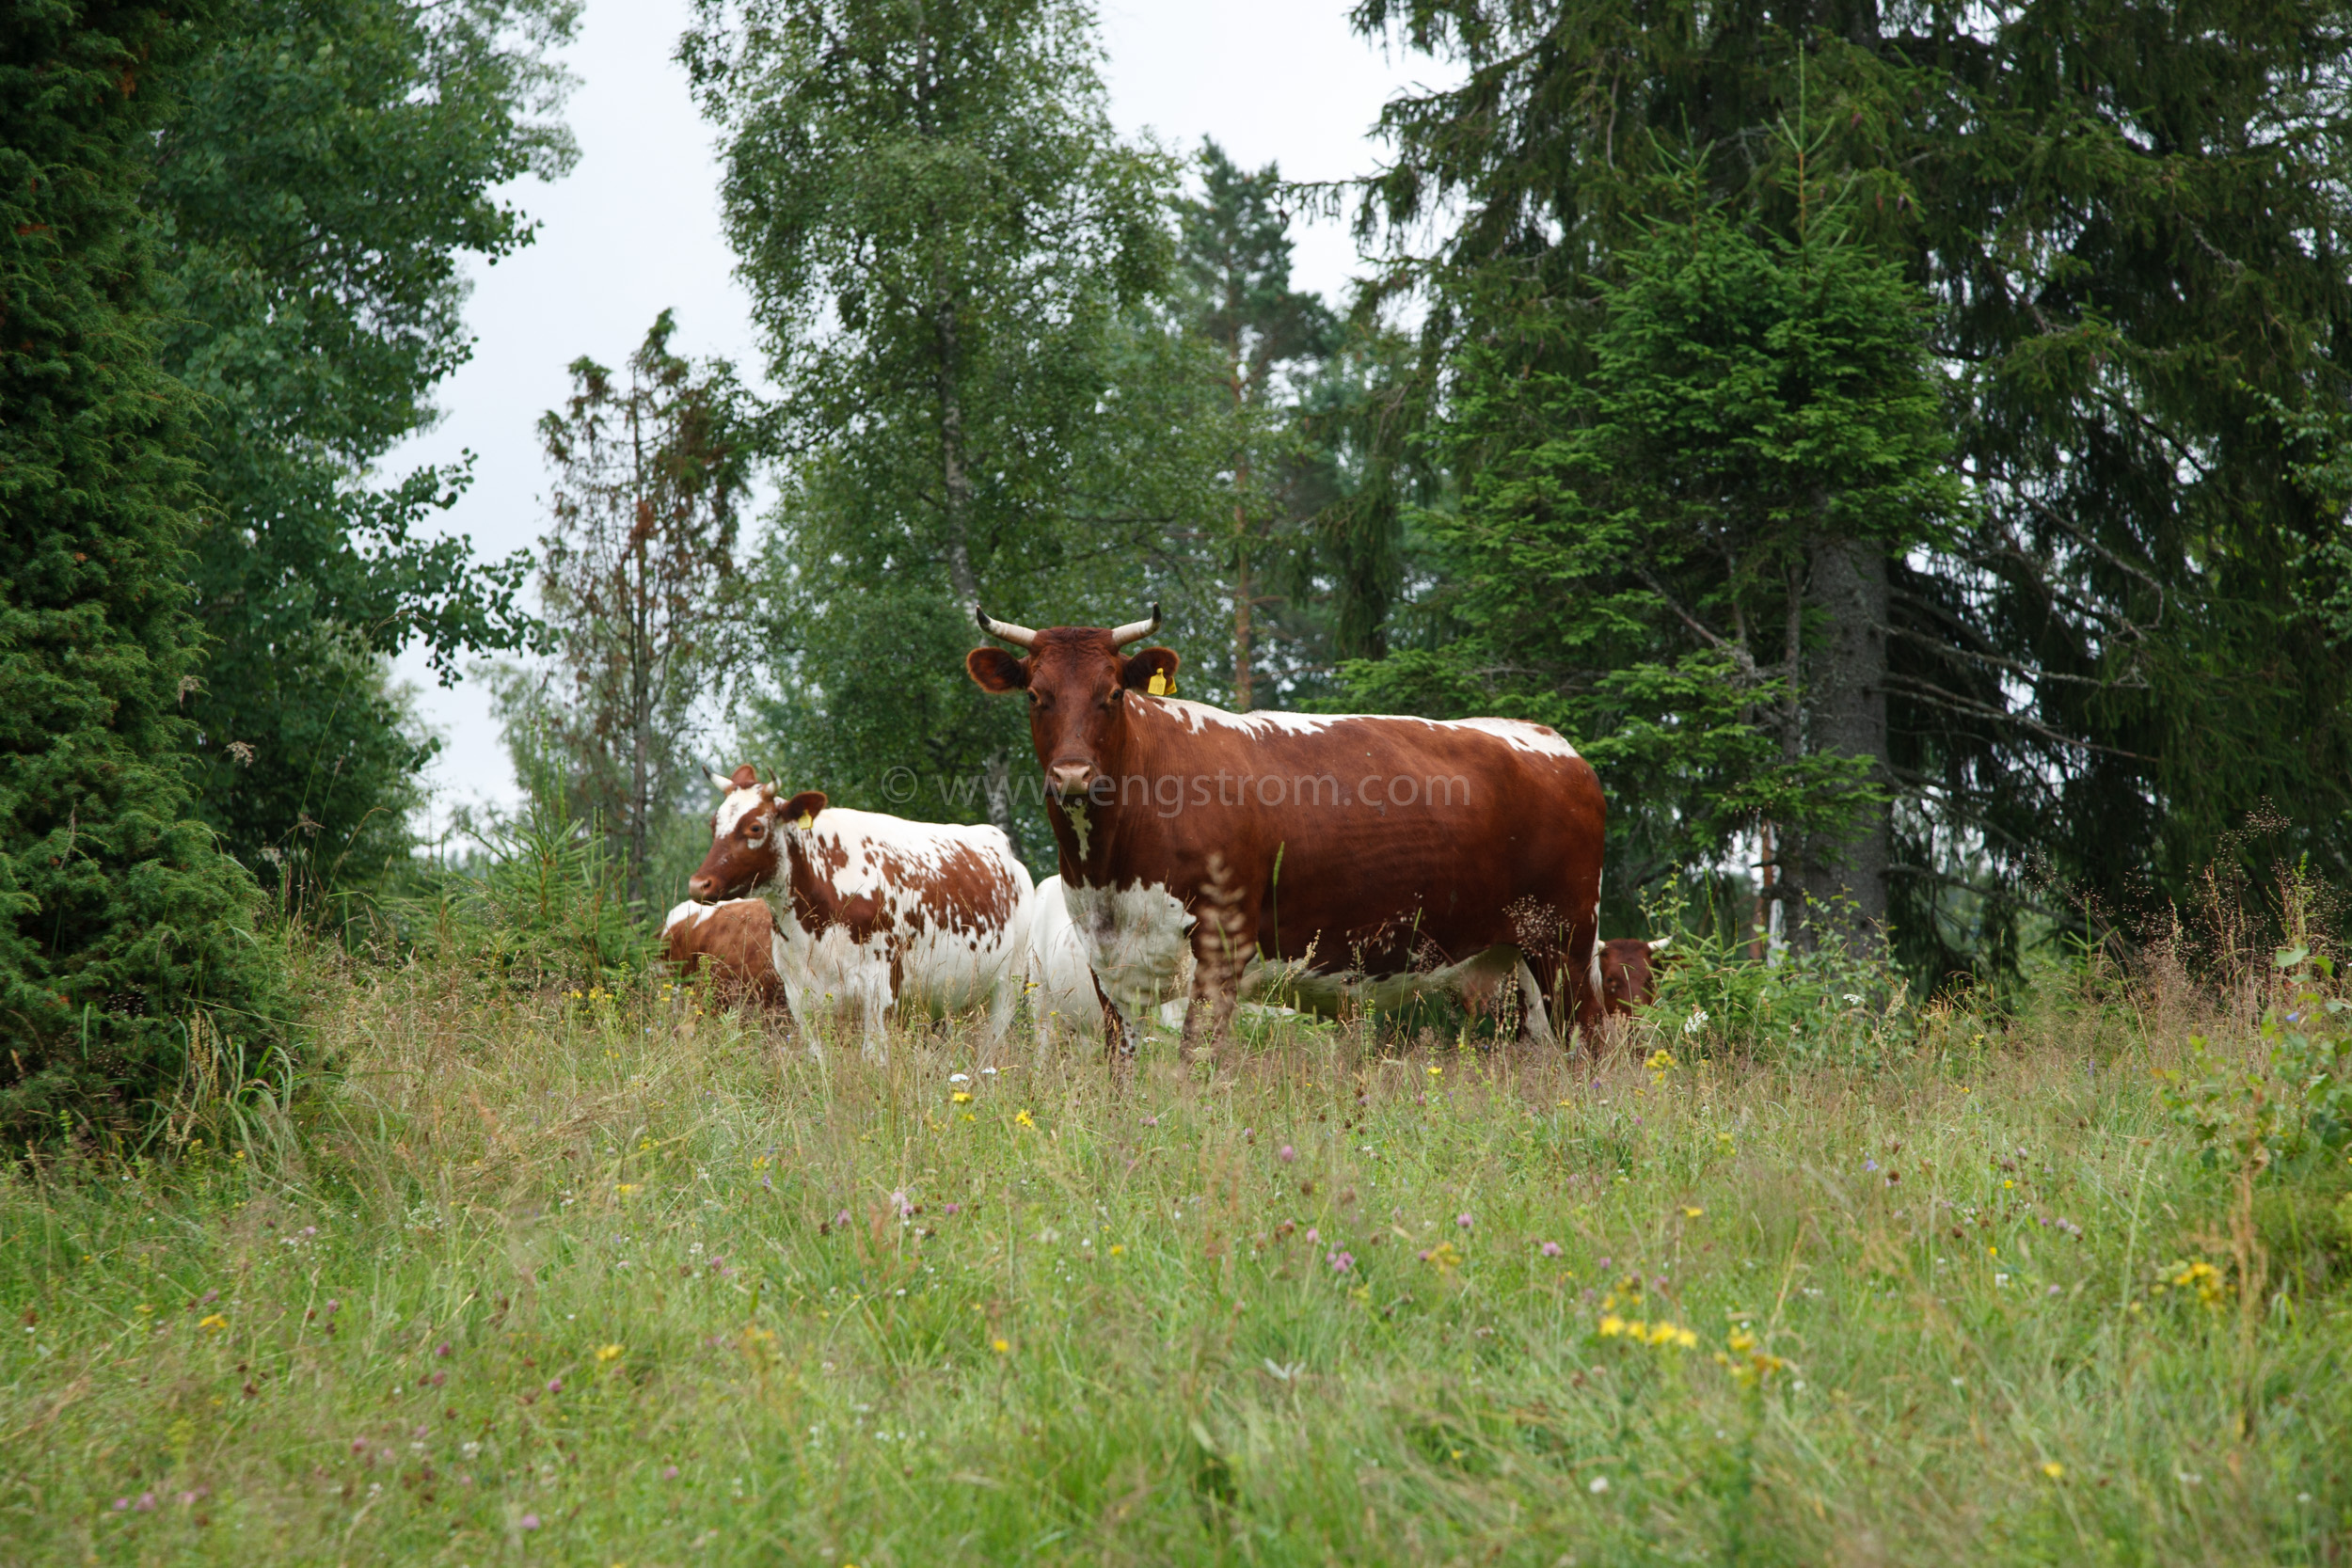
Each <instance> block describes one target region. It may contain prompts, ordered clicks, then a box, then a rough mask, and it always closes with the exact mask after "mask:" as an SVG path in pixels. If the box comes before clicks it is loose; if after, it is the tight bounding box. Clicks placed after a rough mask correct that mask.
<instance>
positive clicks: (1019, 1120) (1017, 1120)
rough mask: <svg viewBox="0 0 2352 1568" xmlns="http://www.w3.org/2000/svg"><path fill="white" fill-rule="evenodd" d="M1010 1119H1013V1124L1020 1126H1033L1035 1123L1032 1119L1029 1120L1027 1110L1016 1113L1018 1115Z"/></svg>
mask: <svg viewBox="0 0 2352 1568" xmlns="http://www.w3.org/2000/svg"><path fill="white" fill-rule="evenodd" d="M1012 1119H1013V1123H1014V1125H1016V1126H1020V1127H1035V1126H1036V1125H1037V1123H1036V1122H1033V1121H1031V1120H1030V1119H1029V1113H1028V1112H1026V1111H1023V1112H1022V1113H1021V1114H1020V1115H1018V1116H1016V1117H1013V1118H1012Z"/></svg>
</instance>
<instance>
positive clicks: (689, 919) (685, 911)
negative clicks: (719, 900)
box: [661, 898, 719, 942]
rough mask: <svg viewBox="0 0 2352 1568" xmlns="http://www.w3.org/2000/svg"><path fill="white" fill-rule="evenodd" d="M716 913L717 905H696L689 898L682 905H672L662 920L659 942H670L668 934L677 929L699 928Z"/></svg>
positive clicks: (717, 910)
mask: <svg viewBox="0 0 2352 1568" xmlns="http://www.w3.org/2000/svg"><path fill="white" fill-rule="evenodd" d="M718 912H719V906H718V905H716V904H697V903H695V902H694V900H692V899H691V898H689V899H688V900H687V901H686V902H685V903H683V904H677V905H674V906H673V907H672V908H671V910H670V912H669V914H668V915H666V916H665V917H663V919H662V922H661V940H662V941H664V942H667V941H669V940H670V933H671V932H673V931H675V930H676V929H678V928H679V927H695V926H699V925H701V924H702V923H703V922H704V921H706V920H708V919H709V918H710V917H711V916H712V915H714V914H716V913H718Z"/></svg>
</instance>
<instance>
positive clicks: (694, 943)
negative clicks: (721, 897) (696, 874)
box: [661, 898, 784, 1007]
mask: <svg viewBox="0 0 2352 1568" xmlns="http://www.w3.org/2000/svg"><path fill="white" fill-rule="evenodd" d="M775 939H776V931H775V919H774V917H773V916H772V915H771V914H770V912H769V910H768V905H767V902H766V901H765V900H764V899H759V898H730V899H728V900H727V901H726V902H725V903H723V904H697V903H695V902H694V901H693V900H692V899H691V898H690V899H688V900H687V901H686V902H685V903H683V904H680V905H678V906H677V908H675V909H674V910H672V911H670V918H669V919H667V920H665V921H663V922H662V923H661V948H662V953H661V956H662V957H663V958H667V959H669V960H670V962H671V963H673V964H675V965H676V966H677V971H678V974H679V975H680V976H681V977H683V976H688V975H691V974H693V973H694V972H695V970H697V969H699V968H700V967H701V966H702V964H703V963H704V961H705V960H706V959H707V960H708V962H709V964H710V973H711V976H712V980H713V986H712V989H713V991H714V992H715V994H716V995H717V997H718V998H719V1000H721V1001H723V1002H734V1001H737V1000H739V999H748V1000H750V1001H753V1002H756V1003H758V1004H760V1005H761V1006H768V1007H780V1006H783V1005H784V981H783V978H782V977H781V976H780V975H778V974H777V973H776V958H775Z"/></svg>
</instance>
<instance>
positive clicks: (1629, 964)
mask: <svg viewBox="0 0 2352 1568" xmlns="http://www.w3.org/2000/svg"><path fill="white" fill-rule="evenodd" d="M1672 940H1673V939H1672V938H1670V937H1669V938H1664V939H1661V940H1660V941H1658V942H1644V941H1642V940H1641V939H1640V938H1638V937H1618V938H1617V939H1615V940H1614V941H1613V942H1602V943H1601V944H1600V990H1601V994H1602V995H1603V996H1606V997H1607V998H1608V999H1609V1016H1610V1017H1612V1018H1619V1017H1629V1016H1630V1015H1631V1014H1632V1012H1633V1010H1634V1009H1635V1008H1637V1007H1646V1006H1649V1005H1650V1004H1651V1003H1653V1002H1655V1001H1657V1000H1658V969H1657V958H1658V955H1659V954H1660V953H1661V952H1662V951H1663V950H1664V948H1665V945H1666V942H1670V941H1672Z"/></svg>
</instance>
